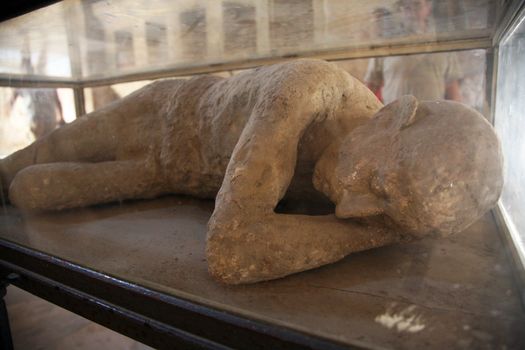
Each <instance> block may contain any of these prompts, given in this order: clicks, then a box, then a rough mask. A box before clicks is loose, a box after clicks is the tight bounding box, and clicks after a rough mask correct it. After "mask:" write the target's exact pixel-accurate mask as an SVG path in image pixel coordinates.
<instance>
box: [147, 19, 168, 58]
mask: <svg viewBox="0 0 525 350" xmlns="http://www.w3.org/2000/svg"><path fill="white" fill-rule="evenodd" d="M146 46H147V47H148V62H149V63H151V64H153V65H157V64H159V63H161V62H165V61H166V60H167V59H168V51H167V50H168V47H167V46H168V42H167V33H166V26H165V25H162V24H159V23H150V22H147V23H146Z"/></svg>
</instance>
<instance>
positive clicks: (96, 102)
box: [84, 80, 151, 113]
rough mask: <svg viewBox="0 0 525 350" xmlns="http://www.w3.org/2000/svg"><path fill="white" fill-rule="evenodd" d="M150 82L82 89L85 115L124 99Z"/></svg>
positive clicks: (143, 81) (142, 81)
mask: <svg viewBox="0 0 525 350" xmlns="http://www.w3.org/2000/svg"><path fill="white" fill-rule="evenodd" d="M150 82H151V81H150V80H141V81H134V82H131V83H122V84H114V85H110V86H99V87H93V88H86V89H84V98H85V101H84V102H85V108H86V113H91V112H93V111H94V110H96V109H99V108H102V107H104V106H106V105H108V104H109V103H111V102H113V101H116V100H118V99H120V98H122V97H125V96H127V95H129V94H131V93H132V92H134V91H136V90H138V89H140V88H141V87H143V86H146V85H147V84H149V83H150Z"/></svg>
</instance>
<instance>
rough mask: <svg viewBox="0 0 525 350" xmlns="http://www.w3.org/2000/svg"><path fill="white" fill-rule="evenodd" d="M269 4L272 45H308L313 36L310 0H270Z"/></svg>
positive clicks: (277, 46)
mask: <svg viewBox="0 0 525 350" xmlns="http://www.w3.org/2000/svg"><path fill="white" fill-rule="evenodd" d="M270 5H271V7H270V42H271V45H272V47H275V48H283V47H300V46H304V45H306V46H310V45H311V43H312V41H313V38H314V23H313V7H312V0H272V1H271V3H270Z"/></svg>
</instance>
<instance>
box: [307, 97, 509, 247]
mask: <svg viewBox="0 0 525 350" xmlns="http://www.w3.org/2000/svg"><path fill="white" fill-rule="evenodd" d="M326 153H327V154H326V155H325V156H323V158H322V159H321V160H320V162H319V163H318V167H328V168H330V169H331V171H330V172H329V173H330V175H329V176H324V177H319V176H316V178H315V182H316V183H315V185H316V188H318V189H319V190H321V191H323V192H325V193H326V194H327V195H328V196H329V197H330V198H331V199H332V201H334V202H335V203H336V216H337V217H339V218H342V219H346V218H356V217H367V216H374V215H386V216H388V217H389V218H390V219H391V221H392V222H393V223H394V224H395V225H396V226H398V227H399V228H401V229H402V230H403V231H405V232H406V233H409V234H411V235H413V236H418V237H420V236H425V235H428V234H438V235H449V234H452V233H456V232H459V231H462V230H463V229H465V228H466V227H467V226H469V225H470V224H471V223H473V222H474V221H475V220H477V219H478V218H479V217H480V216H481V215H483V214H484V213H485V212H486V211H488V210H489V209H490V208H491V207H493V206H494V205H495V204H496V202H497V200H498V198H499V195H500V193H501V189H502V186H503V170H502V169H503V164H502V163H503V160H502V154H501V148H500V144H499V140H498V138H497V136H496V134H495V132H494V130H493V128H492V126H491V125H490V124H489V123H488V122H487V121H486V120H485V118H484V117H483V116H482V115H481V114H479V113H478V112H476V111H475V110H473V109H471V108H469V107H467V106H465V105H462V104H460V103H456V102H450V101H421V102H418V101H417V100H416V98H415V97H413V96H403V97H401V98H400V99H398V100H396V101H394V102H392V103H390V104H389V105H387V106H385V107H384V108H382V109H381V110H380V111H379V112H378V113H377V114H376V115H375V116H374V117H373V118H372V119H370V120H369V121H368V122H367V123H365V124H363V125H362V126H360V127H358V128H356V129H354V130H353V131H352V132H351V133H350V134H349V135H348V136H347V137H346V138H345V139H344V141H343V142H342V143H340V144H339V145H336V146H334V147H332V148H331V149H330V150H329V151H328V152H326ZM329 153H331V154H329ZM323 164H324V165H323ZM317 170H318V169H316V173H317Z"/></svg>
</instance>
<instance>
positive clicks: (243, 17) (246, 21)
mask: <svg viewBox="0 0 525 350" xmlns="http://www.w3.org/2000/svg"><path fill="white" fill-rule="evenodd" d="M222 8H223V20H224V22H225V23H229V24H230V25H228V26H226V27H225V28H224V49H225V50H226V53H227V54H234V53H243V52H245V53H252V52H254V51H255V49H256V48H257V27H256V17H255V16H256V13H255V6H248V5H245V4H242V3H238V2H235V1H225V2H223V4H222Z"/></svg>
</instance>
